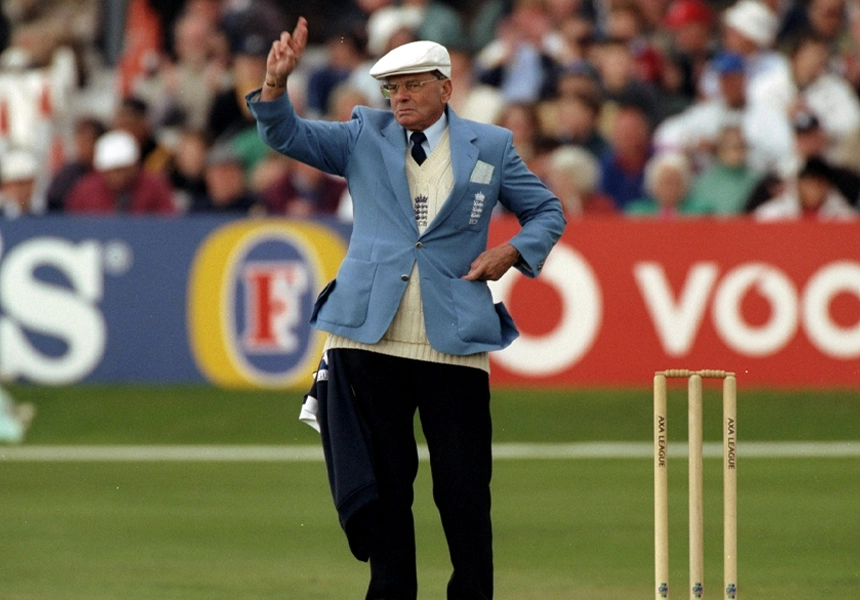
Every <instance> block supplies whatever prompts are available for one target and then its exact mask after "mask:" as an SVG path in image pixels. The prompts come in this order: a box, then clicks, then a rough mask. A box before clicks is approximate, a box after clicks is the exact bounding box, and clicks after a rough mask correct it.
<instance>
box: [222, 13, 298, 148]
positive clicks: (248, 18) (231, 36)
mask: <svg viewBox="0 0 860 600" xmlns="http://www.w3.org/2000/svg"><path fill="white" fill-rule="evenodd" d="M264 6H265V5H261V7H260V9H261V10H262V8H264ZM249 10H250V9H249ZM266 14H267V12H265V11H264V12H261V13H260V14H249V15H245V14H244V13H236V14H232V15H228V16H227V17H225V21H226V24H227V25H226V26H227V27H228V41H229V43H230V53H231V56H232V65H231V72H232V78H233V85H232V86H230V87H229V88H226V89H222V90H221V91H220V92H219V93H218V94H216V96H215V98H214V99H213V101H212V108H211V110H210V111H209V116H208V119H207V129H208V132H209V133H210V135H211V136H212V138H213V139H217V140H222V139H227V138H229V137H232V136H234V135H237V134H239V133H241V132H245V131H247V130H249V129H251V130H253V129H254V119H253V118H252V117H251V114H250V113H249V112H248V110H247V108H246V107H245V102H244V97H245V94H246V93H247V92H249V91H251V90H252V89H254V88H255V87H256V86H257V85H258V83H259V81H260V79H261V78H262V77H263V76H264V75H265V72H266V54H267V53H268V51H269V46H270V45H271V40H273V39H275V38H277V36H278V33H279V32H280V31H281V30H279V29H275V26H276V23H266V22H265V21H263V20H262V19H263V18H264V17H265V16H266Z"/></svg>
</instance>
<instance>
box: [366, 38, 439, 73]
mask: <svg viewBox="0 0 860 600" xmlns="http://www.w3.org/2000/svg"><path fill="white" fill-rule="evenodd" d="M429 71H439V72H440V73H442V75H444V76H445V77H451V57H450V56H449V55H448V51H447V50H446V49H445V46H442V45H440V44H437V43H436V42H424V41H422V42H410V43H408V44H403V45H402V46H398V47H397V48H395V49H394V50H392V51H391V52H389V53H388V54H386V55H385V56H383V57H382V58H380V59H379V60H378V61H377V63H376V64H375V65H373V68H372V69H370V74H371V76H373V77H375V78H376V79H386V78H388V77H393V76H394V75H408V74H409V73H427V72H429Z"/></svg>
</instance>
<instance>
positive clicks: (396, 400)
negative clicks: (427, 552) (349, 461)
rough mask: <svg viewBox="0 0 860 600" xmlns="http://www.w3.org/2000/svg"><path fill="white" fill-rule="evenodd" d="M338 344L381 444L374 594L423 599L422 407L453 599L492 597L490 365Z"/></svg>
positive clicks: (371, 598)
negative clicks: (419, 549) (418, 481)
mask: <svg viewBox="0 0 860 600" xmlns="http://www.w3.org/2000/svg"><path fill="white" fill-rule="evenodd" d="M329 352H338V353H340V356H339V363H340V364H341V366H342V367H343V368H345V369H346V370H347V377H348V380H349V382H350V384H351V386H352V389H353V392H354V394H355V402H356V406H357V409H358V412H359V415H360V416H361V418H362V419H363V420H364V421H365V422H366V424H367V426H368V428H369V431H370V439H371V445H372V450H371V452H372V455H373V463H374V469H375V471H376V478H377V484H378V486H379V496H380V499H379V501H378V502H377V503H376V504H375V506H373V507H372V509H371V510H370V511H369V512H368V514H367V515H366V518H367V519H368V521H369V522H368V526H369V527H370V529H371V531H372V532H373V533H372V535H371V544H370V586H369V588H368V592H367V597H366V600H415V598H416V597H417V594H418V582H417V575H416V567H415V527H414V523H413V519H412V500H413V482H414V481H415V476H416V475H417V473H418V453H417V449H416V442H415V436H414V430H413V422H414V417H415V411H416V410H417V411H418V414H419V416H420V419H421V427H422V429H423V431H424V437H425V438H426V439H427V445H428V448H429V451H430V470H431V474H432V478H433V499H434V501H435V503H436V506H437V508H438V509H439V515H440V517H441V520H442V527H443V529H444V531H445V537H446V539H447V542H448V550H449V552H450V556H451V563H452V566H453V575H452V576H451V579H450V581H449V582H448V600H491V599H492V597H493V550H492V527H491V523H490V477H491V474H492V449H491V442H492V424H491V419H490V391H489V380H488V375H487V373H486V372H484V371H482V370H480V369H474V368H469V367H460V366H452V365H442V364H436V363H429V362H423V361H417V360H409V359H404V358H398V357H393V356H386V355H384V354H379V353H374V352H368V351H365V350H345V349H338V350H330V351H329Z"/></svg>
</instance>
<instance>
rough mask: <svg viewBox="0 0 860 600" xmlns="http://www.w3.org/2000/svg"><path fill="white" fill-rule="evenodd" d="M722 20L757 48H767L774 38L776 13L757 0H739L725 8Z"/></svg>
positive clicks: (776, 24)
mask: <svg viewBox="0 0 860 600" xmlns="http://www.w3.org/2000/svg"><path fill="white" fill-rule="evenodd" d="M723 22H724V23H725V24H726V25H728V26H729V27H731V28H732V29H735V30H736V31H738V32H739V33H740V34H741V35H743V36H744V37H746V38H749V39H750V40H752V41H753V42H755V44H756V45H758V47H759V48H767V47H769V46H770V45H771V44H773V41H774V39H775V38H776V28H777V26H778V25H779V23H778V22H777V18H776V15H775V14H774V13H773V11H771V10H770V9H769V8H768V7H767V6H765V5H764V4H762V3H761V2H759V1H758V0H740V1H739V2H738V3H736V4H735V5H734V6H732V7H730V8H728V9H726V12H725V13H724V14H723Z"/></svg>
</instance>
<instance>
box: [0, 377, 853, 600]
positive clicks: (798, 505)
mask: <svg viewBox="0 0 860 600" xmlns="http://www.w3.org/2000/svg"><path fill="white" fill-rule="evenodd" d="M7 389H8V390H9V391H10V392H11V394H12V395H13V396H14V397H15V399H16V400H17V401H19V402H21V401H30V402H33V403H34V404H36V405H37V407H38V414H37V417H36V420H35V422H34V426H33V428H32V430H31V431H30V433H29V435H28V439H27V442H26V444H25V446H24V447H25V448H26V447H28V446H55V445H60V446H114V445H147V446H150V445H168V446H175V445H180V446H184V445H231V446H250V445H263V446H281V445H315V444H318V437H317V434H316V433H315V432H314V431H313V430H311V429H310V428H308V427H307V426H305V425H302V424H301V423H299V422H298V421H297V419H296V417H297V413H298V405H299V402H300V400H299V394H285V393H273V392H241V391H223V390H216V389H211V388H205V387H145V386H128V387H89V386H79V387H72V388H44V387H35V386H9V387H8V388H7ZM685 399H686V398H685V392H684V389H683V388H682V387H681V388H674V387H673V392H672V396H671V398H670V438H671V439H673V440H682V439H683V437H684V433H685V429H686V414H685V409H684V402H685ZM493 402H494V422H495V439H496V442H499V443H508V442H526V443H567V442H581V441H622V442H629V441H634V442H635V441H638V442H647V441H649V440H650V437H651V433H652V432H651V390H650V389H649V388H643V389H641V390H616V391H609V390H599V391H597V390H575V391H569V392H557V391H556V392H553V391H540V392H536V391H519V392H517V391H504V392H502V391H497V392H495V394H494V400H493ZM706 403H707V404H706V411H705V419H706V423H705V437H706V439H707V440H712V441H717V440H719V435H720V429H719V427H720V417H719V410H720V408H719V398H718V395H717V392H716V391H715V390H710V391H707V392H706ZM858 416H860V393H858V392H856V391H833V392H814V393H813V392H800V391H799V392H780V393H775V392H768V391H763V390H745V389H744V388H743V386H742V383H741V388H740V391H739V437H740V440H741V443H742V442H743V441H858V440H860V418H858ZM3 453H4V451H3V448H2V447H0V456H2V455H3ZM705 471H706V473H705V476H706V481H705V494H706V498H705V500H706V505H705V511H706V515H705V521H706V531H705V534H706V561H705V562H706V580H705V589H706V592H705V598H709V599H714V600H716V599H717V598H721V597H722V594H721V589H720V588H721V582H722V565H721V562H722V559H721V543H722V541H721V536H722V524H721V521H720V519H721V514H722V512H721V510H722V507H721V473H720V463H719V461H718V460H715V459H706V460H705ZM428 472H429V469H428V468H427V465H426V463H423V464H422V469H421V472H420V474H419V478H418V481H417V483H416V487H417V500H416V505H415V514H416V522H417V531H418V540H419V541H418V543H419V575H420V594H419V597H420V598H421V600H442V599H444V597H445V595H444V589H445V584H446V581H447V577H448V576H449V566H448V561H447V556H446V550H445V544H444V539H443V536H442V532H441V527H440V526H439V524H438V518H437V515H436V513H435V508H434V507H433V505H432V500H431V497H430V482H429V473H428ZM652 474H653V469H652V463H651V461H650V460H647V459H629V458H625V459H622V458H601V459H554V460H536V459H514V460H497V461H496V465H495V472H494V482H493V494H494V523H495V540H496V542H495V548H496V567H497V578H496V588H497V594H496V598H497V599H498V600H562V599H564V600H569V599H589V600H603V599H622V598H624V599H628V598H652V597H653V595H654V594H653V591H652V579H653V480H652ZM670 477H671V479H672V484H673V487H672V500H671V502H672V505H671V512H672V521H671V527H672V539H671V544H672V546H671V552H672V576H671V584H672V590H673V593H672V597H674V598H686V597H688V593H687V592H686V580H687V569H686V562H687V544H686V531H687V516H686V510H687V508H686V464H685V461H684V460H683V459H681V458H677V459H674V460H672V461H671V463H670ZM738 479H739V501H738V504H739V572H740V574H739V580H740V581H739V587H740V592H739V598H742V599H747V598H749V599H753V598H754V599H758V600H764V599H778V600H800V599H801V598H803V599H805V598H809V597H816V598H846V599H856V598H860V542H858V541H860V458H858V457H842V458H828V457H816V458H803V457H798V458H752V457H750V458H744V455H743V446H741V450H740V451H739V474H738ZM0 482H2V484H0V485H2V488H0V489H2V493H0V598H2V599H3V600H156V599H158V600H164V599H183V600H184V599H188V600H193V599H201V600H202V599H206V600H220V599H223V600H240V599H249V600H250V599H254V600H269V599H272V600H274V599H279V600H349V599H360V598H363V597H364V590H365V585H366V578H367V566H366V565H365V564H363V563H359V562H357V561H355V560H354V559H353V558H352V557H351V555H350V554H349V550H348V548H347V546H346V543H345V539H344V537H343V534H342V532H341V531H340V529H339V527H338V524H337V519H336V515H335V512H334V508H333V506H332V504H331V498H330V495H329V491H328V487H327V481H326V476H325V468H324V466H323V464H322V463H320V462H177V461H162V462H158V461H156V462H108V461H94V462H51V461H36V462H25V461H16V460H3V459H0Z"/></svg>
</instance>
